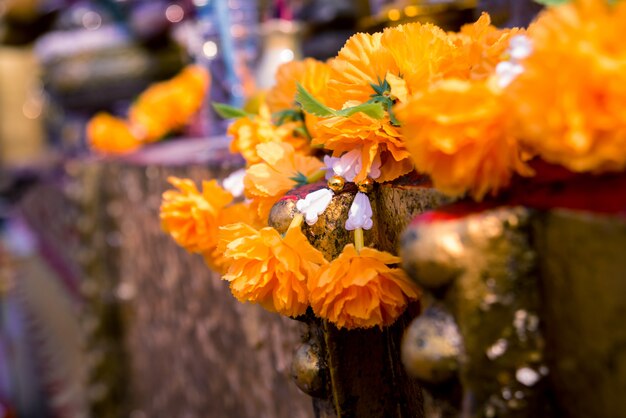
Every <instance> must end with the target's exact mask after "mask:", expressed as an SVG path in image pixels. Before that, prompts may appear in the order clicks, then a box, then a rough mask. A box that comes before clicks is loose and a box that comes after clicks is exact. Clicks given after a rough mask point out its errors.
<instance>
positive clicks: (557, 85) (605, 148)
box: [507, 0, 626, 173]
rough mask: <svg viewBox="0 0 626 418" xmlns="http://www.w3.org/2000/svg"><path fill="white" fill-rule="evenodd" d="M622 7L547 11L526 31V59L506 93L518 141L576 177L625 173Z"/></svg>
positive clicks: (584, 4)
mask: <svg viewBox="0 0 626 418" xmlns="http://www.w3.org/2000/svg"><path fill="white" fill-rule="evenodd" d="M625 23H626V3H625V2H617V4H616V5H615V6H612V7H611V6H608V5H607V4H606V2H603V1H592V0H582V1H577V2H573V3H571V4H567V5H563V6H559V7H552V8H550V9H547V10H546V11H545V12H544V13H543V14H542V15H540V17H539V18H538V20H537V21H536V22H535V23H534V25H532V26H531V27H530V29H529V36H530V38H531V41H532V43H533V53H532V54H531V55H530V56H529V57H528V58H527V59H526V60H524V61H523V62H522V66H523V67H524V72H523V73H522V74H521V75H519V76H518V77H517V78H516V79H515V80H514V81H513V83H511V85H510V86H509V88H508V89H507V93H508V95H509V96H510V98H511V103H513V109H512V110H513V111H514V113H515V116H516V121H517V124H516V128H517V130H518V132H519V135H520V141H521V142H522V144H523V145H525V146H527V147H528V148H529V149H530V150H531V151H533V152H536V153H537V154H538V155H539V156H540V157H541V158H543V159H544V160H546V161H549V162H552V163H556V164H561V165H563V166H565V167H567V168H568V169H570V170H572V171H577V172H585V171H589V172H596V173H598V172H608V171H619V170H623V169H624V168H626V113H625V112H624V103H626V44H624V42H623V30H624V24H625Z"/></svg>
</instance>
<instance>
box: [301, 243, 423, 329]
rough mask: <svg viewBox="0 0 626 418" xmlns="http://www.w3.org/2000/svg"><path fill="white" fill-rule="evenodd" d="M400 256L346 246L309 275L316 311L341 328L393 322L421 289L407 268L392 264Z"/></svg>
mask: <svg viewBox="0 0 626 418" xmlns="http://www.w3.org/2000/svg"><path fill="white" fill-rule="evenodd" d="M399 262H400V258H399V257H394V256H392V255H391V254H389V253H386V252H381V251H377V250H375V249H373V248H362V249H361V250H360V252H357V251H356V249H355V247H354V245H352V244H349V245H347V246H346V247H345V248H344V250H343V252H342V253H341V255H340V256H339V257H337V258H336V259H335V260H333V261H332V262H331V263H329V264H326V265H324V266H322V268H321V270H320V271H319V272H318V274H316V275H314V276H312V277H310V278H309V283H308V287H309V292H310V299H311V307H312V308H313V311H314V312H315V313H316V314H317V315H319V316H320V317H322V318H326V319H328V320H329V321H331V322H333V323H334V324H336V325H337V327H339V328H348V329H353V328H371V327H374V326H378V327H382V326H384V325H390V324H392V323H393V322H394V321H395V320H396V319H397V318H398V317H399V316H400V315H401V314H402V313H403V312H404V310H405V309H406V307H407V305H408V304H409V302H410V301H411V300H416V299H418V297H419V295H420V292H419V290H418V289H417V288H416V286H415V284H414V283H413V282H411V281H410V279H409V278H408V277H407V276H406V274H405V273H404V271H403V270H402V269H399V268H392V267H389V265H392V264H397V263H399Z"/></svg>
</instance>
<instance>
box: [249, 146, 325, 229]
mask: <svg viewBox="0 0 626 418" xmlns="http://www.w3.org/2000/svg"><path fill="white" fill-rule="evenodd" d="M257 153H258V156H259V158H260V159H261V162H260V163H258V164H254V165H252V166H250V167H249V168H248V169H247V170H246V175H245V177H244V187H245V194H246V197H248V198H250V199H252V204H253V206H254V207H256V208H257V211H258V214H259V217H260V218H261V219H264V220H266V219H267V218H268V216H269V213H270V210H271V209H272V206H273V205H274V203H276V202H277V201H278V200H279V199H280V198H281V197H282V196H283V195H284V194H285V193H287V192H288V191H289V190H291V189H293V188H294V187H296V186H297V185H298V183H297V181H296V180H294V177H296V176H298V175H299V174H302V175H303V176H304V177H309V176H311V175H313V174H315V173H317V172H318V171H320V170H321V169H322V167H323V164H322V162H321V161H320V160H318V159H317V158H314V157H309V156H306V155H303V154H300V153H298V152H296V151H295V150H294V148H293V147H292V146H291V145H289V144H287V143H284V142H268V143H266V144H260V145H258V146H257Z"/></svg>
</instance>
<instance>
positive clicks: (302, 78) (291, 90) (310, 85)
mask: <svg viewBox="0 0 626 418" xmlns="http://www.w3.org/2000/svg"><path fill="white" fill-rule="evenodd" d="M329 74H330V68H329V67H328V65H327V64H326V63H324V62H321V61H317V60H315V59H313V58H307V59H305V60H302V61H290V62H288V63H286V64H283V65H281V66H280V67H279V68H278V71H277V73H276V85H275V86H274V87H273V88H272V89H271V90H270V91H269V92H268V93H267V105H268V107H269V109H270V111H271V112H272V113H274V112H279V111H281V110H287V109H293V108H296V107H297V106H296V102H295V96H296V85H297V83H300V84H301V85H302V86H303V87H304V88H305V89H306V91H308V92H309V93H311V94H312V95H313V96H314V97H315V98H316V99H318V100H320V101H321V102H322V103H324V102H325V101H326V89H327V86H328V77H329ZM317 121H318V117H317V116H315V115H311V114H309V113H305V114H304V122H305V124H306V128H307V130H308V131H309V134H311V136H315V124H316V122H317Z"/></svg>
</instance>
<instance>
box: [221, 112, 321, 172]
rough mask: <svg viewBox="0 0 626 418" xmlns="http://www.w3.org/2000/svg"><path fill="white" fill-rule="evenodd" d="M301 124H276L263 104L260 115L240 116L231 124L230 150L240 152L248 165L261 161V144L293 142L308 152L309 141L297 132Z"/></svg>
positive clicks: (229, 129)
mask: <svg viewBox="0 0 626 418" xmlns="http://www.w3.org/2000/svg"><path fill="white" fill-rule="evenodd" d="M299 126H301V124H300V123H299V122H287V123H284V124H283V125H281V126H275V125H274V124H273V123H272V117H271V114H270V111H269V109H268V107H267V106H266V105H261V108H260V109H259V114H258V115H255V116H247V117H242V118H239V119H237V120H236V121H235V122H234V123H233V124H232V125H230V127H229V128H228V135H231V136H232V137H233V140H232V142H231V143H230V151H231V152H232V153H240V154H241V155H242V156H243V158H244V159H245V160H246V161H247V163H248V165H250V164H255V163H258V162H260V161H261V159H260V158H259V156H258V155H257V151H256V147H257V145H259V144H264V143H269V142H284V143H288V144H291V145H292V146H293V147H294V148H295V149H296V150H299V151H301V152H303V153H308V152H309V151H310V148H309V141H308V140H307V139H306V138H304V137H302V136H299V135H298V134H297V133H296V132H295V129H297V128H298V127H299Z"/></svg>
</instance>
